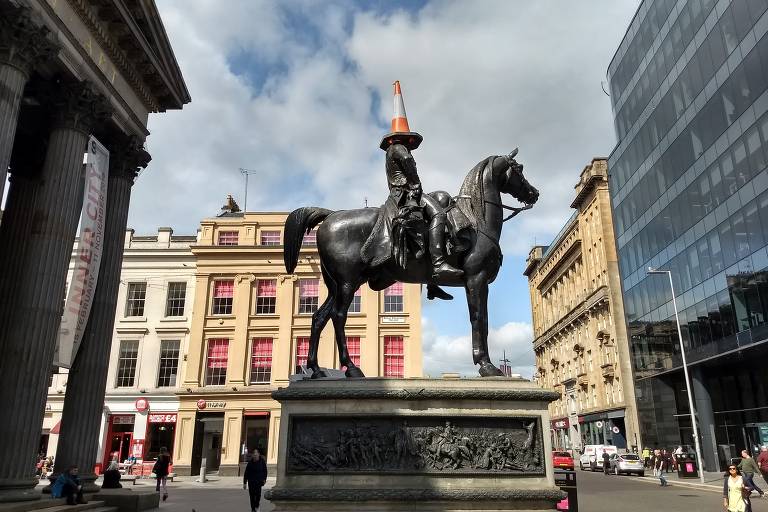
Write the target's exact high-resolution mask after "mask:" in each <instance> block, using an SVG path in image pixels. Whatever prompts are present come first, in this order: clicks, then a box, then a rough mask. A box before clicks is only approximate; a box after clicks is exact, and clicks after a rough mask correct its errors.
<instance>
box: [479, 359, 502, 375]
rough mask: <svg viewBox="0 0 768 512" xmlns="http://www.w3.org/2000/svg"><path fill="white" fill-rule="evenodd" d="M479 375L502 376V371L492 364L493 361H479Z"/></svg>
mask: <svg viewBox="0 0 768 512" xmlns="http://www.w3.org/2000/svg"><path fill="white" fill-rule="evenodd" d="M479 372H480V376H481V377H503V376H504V373H503V372H502V371H501V370H499V369H498V368H496V367H495V366H493V363H490V362H483V363H480V370H479Z"/></svg>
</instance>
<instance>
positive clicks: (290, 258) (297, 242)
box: [283, 206, 333, 274]
mask: <svg viewBox="0 0 768 512" xmlns="http://www.w3.org/2000/svg"><path fill="white" fill-rule="evenodd" d="M332 213H333V211H332V210H326V209H325V208H317V207H315V206H307V207H304V208H298V209H296V210H293V211H292V212H291V213H290V215H288V218H287V219H285V233H284V234H283V261H285V270H287V271H288V273H289V274H293V271H294V270H295V269H296V264H297V263H298V262H299V251H300V250H301V242H302V241H303V240H304V233H309V232H310V231H311V230H312V228H314V227H315V226H317V225H318V224H320V223H321V222H323V221H324V220H325V218H326V217H328V216H329V215H330V214H332Z"/></svg>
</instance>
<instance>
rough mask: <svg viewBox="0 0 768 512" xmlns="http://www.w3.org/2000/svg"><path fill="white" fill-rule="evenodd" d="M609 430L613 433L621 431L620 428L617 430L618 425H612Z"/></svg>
mask: <svg viewBox="0 0 768 512" xmlns="http://www.w3.org/2000/svg"><path fill="white" fill-rule="evenodd" d="M611 431H612V432H613V433H614V434H618V433H619V432H621V430H619V427H617V426H615V425H614V427H613V428H612V429H611Z"/></svg>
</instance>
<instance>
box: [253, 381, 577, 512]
mask: <svg viewBox="0 0 768 512" xmlns="http://www.w3.org/2000/svg"><path fill="white" fill-rule="evenodd" d="M272 396H273V398H274V399H276V400H278V401H279V402H280V403H281V405H282V409H281V411H282V412H281V421H280V439H279V454H278V468H277V482H276V485H275V487H274V488H272V489H271V490H269V491H267V493H266V495H265V496H266V498H267V499H269V500H270V501H271V502H272V503H273V504H274V505H275V511H276V512H299V511H307V512H309V511H310V510H311V511H312V512H323V511H329V512H330V511H334V512H338V511H345V510H349V511H353V510H354V511H371V512H372V511H377V512H378V511H406V510H407V511H413V510H415V509H418V510H420V511H422V510H423V511H431V510H435V511H437V510H440V511H451V512H462V511H467V512H468V511H473V512H479V511H488V512H491V511H506V510H516V511H534V510H555V504H556V503H557V502H558V501H559V500H561V499H563V498H564V497H565V493H563V492H562V491H560V490H559V489H557V487H555V484H554V472H553V468H552V461H551V457H550V456H549V454H550V453H551V446H550V440H549V436H548V435H544V432H546V431H547V430H548V427H549V416H548V414H547V404H548V403H549V402H550V401H551V400H553V399H555V398H556V397H557V396H558V395H557V394H556V393H554V392H552V391H548V390H543V389H540V388H537V387H535V386H534V385H532V384H531V383H530V382H528V381H525V380H522V379H508V378H487V379H460V380H440V379H381V378H377V379H360V380H358V379H355V380H351V379H344V380H319V381H300V382H292V383H291V384H290V385H289V387H288V388H283V389H280V390H278V391H276V392H274V393H273V395H272Z"/></svg>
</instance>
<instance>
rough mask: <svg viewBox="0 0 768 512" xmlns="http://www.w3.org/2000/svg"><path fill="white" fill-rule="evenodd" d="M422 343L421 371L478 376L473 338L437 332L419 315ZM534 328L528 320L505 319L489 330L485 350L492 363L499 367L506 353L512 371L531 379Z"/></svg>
mask: <svg viewBox="0 0 768 512" xmlns="http://www.w3.org/2000/svg"><path fill="white" fill-rule="evenodd" d="M421 325H422V346H423V350H424V374H425V375H430V376H432V377H439V376H440V374H442V373H451V372H457V373H460V374H462V375H465V376H469V377H477V375H478V373H477V367H476V366H475V365H474V364H473V362H472V338H471V336H470V335H469V330H470V327H469V325H467V332H468V334H466V335H462V336H445V335H442V334H439V332H438V326H436V325H435V324H434V323H433V322H432V321H430V319H429V318H427V317H426V316H424V317H422V322H421ZM532 343H533V329H532V328H531V324H529V323H527V322H508V323H506V324H504V325H502V326H501V327H499V328H498V329H490V330H489V332H488V350H489V351H490V355H491V362H493V364H495V365H496V366H499V361H500V360H501V359H502V355H503V354H506V357H507V359H509V361H510V363H509V364H510V366H511V367H512V372H513V373H519V374H521V375H522V376H523V377H525V378H528V379H530V378H531V376H532V375H533V371H534V366H535V357H534V353H533V347H532Z"/></svg>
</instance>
